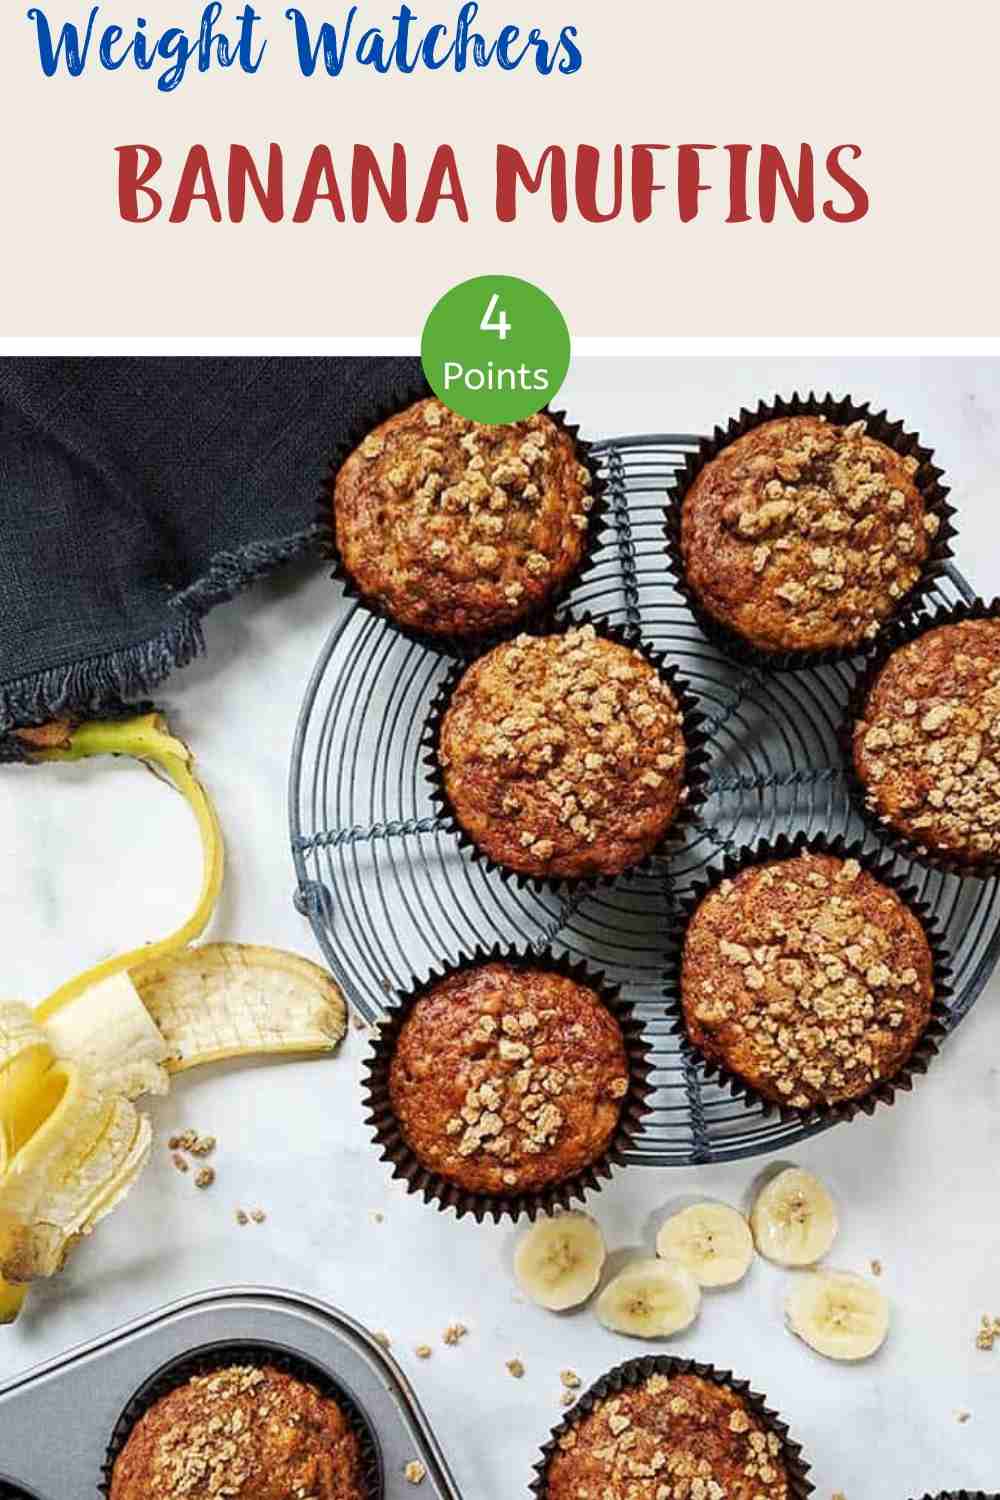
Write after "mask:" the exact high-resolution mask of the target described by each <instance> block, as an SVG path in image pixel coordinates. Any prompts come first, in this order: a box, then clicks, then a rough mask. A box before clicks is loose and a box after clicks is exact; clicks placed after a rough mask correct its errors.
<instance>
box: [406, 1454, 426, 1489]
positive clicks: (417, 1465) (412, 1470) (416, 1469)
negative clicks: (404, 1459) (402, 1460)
mask: <svg viewBox="0 0 1000 1500" xmlns="http://www.w3.org/2000/svg"><path fill="white" fill-rule="evenodd" d="M403 1473H404V1475H405V1476H406V1478H407V1480H408V1481H409V1482H410V1484H423V1482H424V1478H425V1476H426V1474H427V1470H426V1469H425V1468H424V1466H423V1464H422V1463H421V1462H420V1460H419V1458H413V1459H411V1460H410V1462H409V1463H408V1464H407V1465H406V1468H405V1469H404V1470H403Z"/></svg>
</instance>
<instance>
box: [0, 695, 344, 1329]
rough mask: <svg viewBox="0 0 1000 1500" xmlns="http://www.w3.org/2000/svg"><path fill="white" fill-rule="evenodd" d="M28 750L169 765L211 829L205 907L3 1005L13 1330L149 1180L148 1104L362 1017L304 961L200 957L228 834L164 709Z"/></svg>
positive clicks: (7, 1273)
mask: <svg viewBox="0 0 1000 1500" xmlns="http://www.w3.org/2000/svg"><path fill="white" fill-rule="evenodd" d="M29 743H30V745H31V746H32V747H33V751H34V756H35V758H36V759H58V760H76V759H79V758H81V757H83V756H87V755H96V754H104V753H109V754H125V755H133V756H135V757H137V758H139V759H141V760H143V761H145V762H149V763H150V764H152V765H155V766H157V767H158V768H159V769H160V770H161V771H162V772H164V773H165V774H166V775H167V776H168V778H169V779H170V781H171V782H172V783H173V784H174V785H175V786H176V787H177V788H178V790H180V791H181V792H182V793H183V795H184V797H185V798H186V800H187V801H188V802H189V804H190V806H191V808H192V810H193V811H194V813H195V816H196V818H197V820H198V824H199V828H200V830H201V836H202V850H203V874H202V887H201V894H200V896H199V899H198V903H197V905H196V907H195V910H194V911H193V913H192V915H191V916H190V917H189V919H188V920H187V922H185V923H184V924H183V926H182V927H180V928H179V929H178V930H177V931H176V932H175V933H172V934H171V935H170V936H169V937H167V938H164V939H163V940H161V941H160V942H156V943H152V944H149V945H148V946H146V947H144V948H140V949H137V950H134V951H133V952H130V953H124V954H121V955H119V956H118V957H116V958H113V959H109V960H107V961H106V962H104V963H101V964H98V965H96V966H95V967H94V968H92V969H89V970H87V971H86V972H85V973H83V974H79V975H77V976H76V977H75V978H74V979H71V980H69V981H68V982H67V983H66V984H64V985H62V986H61V987H60V988H59V989H58V990H56V991H55V992H54V994H52V995H50V996H49V997H48V999H47V1000H45V1001H43V1002H42V1004H41V1005H39V1006H37V1007H36V1008H35V1010H34V1011H32V1010H31V1009H30V1008H29V1007H28V1006H26V1005H22V1004H19V1003H17V1002H12V1001H9V1002H2V1003H0V1323H3V1322H10V1321H12V1320H13V1319H14V1318H16V1317H17V1315H18V1313H19V1311H20V1309H21V1307H22V1305H23V1302H24V1298H25V1296H26V1293H27V1289H28V1286H29V1284H30V1282H31V1281H33V1280H35V1279H36V1278H38V1277H43V1276H51V1275H53V1274H54V1273H55V1272H57V1271H58V1270H59V1269H60V1268H61V1267H62V1265H63V1263H64V1262H65V1259H66V1256H67V1254H68V1253H69V1252H70V1250H71V1249H72V1247H73V1245H74V1244H75V1243H76V1241H77V1240H78V1239H79V1238H80V1236H81V1235H85V1234H88V1233H89V1232H90V1231H91V1230H92V1229H93V1227H94V1225H95V1224H97V1223H98V1222H99V1220H100V1219H102V1218H103V1217H104V1215H105V1214H107V1213H109V1212H110V1211H111V1210H112V1209H113V1208H114V1207H115V1206H116V1205H117V1204H118V1203H120V1202H121V1200H122V1199H123V1198H124V1196H125V1195H126V1193H127V1192H128V1191H129V1189H130V1188H131V1186H132V1185H133V1183H134V1182H135V1181H136V1179H137V1177H138V1176H139V1174H140V1172H141V1171H142V1168H143V1167H144V1166H145V1164H146V1162H147V1160H148V1158H149V1153H150V1148H151V1141H152V1129H151V1126H150V1122H149V1120H148V1119H147V1118H146V1116H144V1115H141V1114H140V1113H139V1112H138V1111H137V1110H136V1109H135V1106H134V1103H133V1101H134V1100H135V1099H137V1098H139V1097H140V1096H141V1095H142V1094H147V1093H148V1094H164V1093H166V1092H167V1089H168V1088H169V1083H170V1077H169V1075H170V1074H171V1073H174V1072H180V1071H182V1070H183V1069H185V1068H190V1067H194V1066H195V1065H196V1064H198V1063H202V1062H210V1061H216V1060H217V1059H219V1058H223V1057H233V1056H241V1055H244V1054H249V1053H289V1052H295V1053H302V1052H320V1051H330V1050H333V1049H334V1048H335V1047H336V1046H337V1044H338V1042H339V1041H340V1039H341V1038H342V1037H343V1035H344V1032H345V1030H346V1020H347V1014H346V1006H345V1004H344V1000H343V997H342V995H341V994H340V991H339V990H338V989H337V987H336V985H335V984H334V983H333V981H332V980H331V979H330V977H329V975H327V974H326V973H325V972H324V971H323V970H322V969H320V968H318V967H317V966H316V965H315V964H311V963H309V962H307V960H305V959H302V958H298V957H296V956H295V955H294V954H289V953H283V952H281V951H279V950H277V949H272V948H260V947H251V946H248V945H243V944H235V943H211V944H205V945H204V946H203V947H201V948H195V949H190V948H188V946H187V945H188V944H189V943H191V942H192V941H193V939H195V938H196V937H198V936H200V934H201V932H202V931H203V930H204V928H205V926H206V924H207V922H208V920H209V918H210V916H211V914H212V911H213V909H214V907H215V904H216V901H217V899H218V895H219V890H220V886H221V881H222V867H223V855H222V840H221V835H220V833H219V827H218V823H217V821H216V817H215V813H214V811H213V809H212V806H211V803H210V802H209V800H208V797H207V795H206V793H205V791H204V789H203V788H202V786H201V785H200V783H199V782H198V781H197V780H196V779H195V777H194V775H193V772H192V758H191V754H190V752H189V751H188V749H187V747H186V746H185V745H184V744H183V743H182V742H181V741H180V740H177V739H175V738H174V737H173V736H172V735H171V734H170V732H169V730H168V728H167V726H166V724H165V722H164V720H163V719H162V718H161V717H160V716H159V715H156V714H149V715H143V716H142V717H139V718H136V719H133V720H129V721H125V722H121V723H113V724H101V723H95V724H85V725H82V726H80V727H78V728H76V729H73V728H71V727H70V726H68V725H67V726H54V727H53V732H52V733H39V734H37V735H34V736H33V737H31V739H30V741H29Z"/></svg>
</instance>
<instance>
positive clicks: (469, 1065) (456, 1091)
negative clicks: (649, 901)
mask: <svg viewBox="0 0 1000 1500" xmlns="http://www.w3.org/2000/svg"><path fill="white" fill-rule="evenodd" d="M628 1086H629V1084H628V1062H627V1059H626V1055H625V1043H624V1040H623V1038H622V1032H621V1027H620V1026H619V1025H618V1022H617V1020H616V1019H615V1017H614V1016H613V1015H612V1014H611V1012H610V1011H609V1010H608V1008H607V1007H606V1006H605V1005H604V1004H603V1002H602V1000H601V998H600V996H599V995H598V994H597V993H596V991H594V990H592V989H591V988H590V987H589V986H588V985H585V984H578V983H577V982H576V981H575V980H572V979H567V978H566V977H564V976H563V975H561V974H555V973H553V972H551V971H550V970H548V969H543V968H539V969H533V968H524V967H521V966H520V965H516V964H510V963H504V962H502V961H498V962H492V963H484V964H478V965H476V966H474V967H470V968H468V969H464V970H462V971H461V972H460V973H457V974H453V975H450V976H449V977H448V978H446V979H443V980H442V981H441V982H440V984H437V985H435V986H434V987H433V988H432V989H430V990H429V991H428V992H427V994H425V995H422V996H421V997H420V999H419V1000H418V1001H417V1002H416V1004H415V1005H414V1007H413V1010H412V1012H411V1013H410V1015H409V1016H408V1017H407V1020H406V1022H405V1024H404V1026H403V1028H402V1031H401V1033H400V1036H399V1040H398V1042H397V1045H396V1048H395V1052H394V1054H393V1059H392V1064H391V1069H390V1075H389V1095H390V1099H391V1102H392V1108H393V1111H394V1113H395V1115H396V1117H397V1119H398V1120H399V1123H400V1126H401V1128H402V1131H403V1135H404V1136H405V1138H406V1141H407V1144H408V1145H409V1147H410V1149H411V1150H412V1151H413V1153H414V1155H415V1156H416V1157H417V1158H418V1160H419V1161H420V1162H421V1164H422V1165H423V1166H425V1167H427V1168H428V1169H429V1170H430V1171H432V1172H437V1173H438V1174H439V1175H440V1176H442V1177H446V1178H447V1179H448V1180H449V1181H450V1182H455V1183H457V1184H458V1185H459V1186H460V1187H462V1188H464V1189H465V1190H466V1192H469V1193H489V1194H494V1195H506V1194H510V1193H514V1192H525V1191H531V1190H534V1189H538V1188H543V1187H547V1186H549V1185H550V1184H553V1183H558V1182H563V1181H565V1179H566V1178H567V1177H572V1176H573V1175H574V1174H575V1173H577V1172H580V1171H582V1170H583V1169H584V1168H585V1167H588V1166H590V1165H591V1164H592V1163H593V1162H595V1161H596V1160H597V1159H598V1158H599V1157H600V1156H602V1155H603V1153H604V1152H605V1151H606V1150H607V1147H608V1145H609V1143H610V1142H611V1139H612V1137H613V1136H614V1134H615V1131H616V1129H617V1127H618V1120H619V1116H620V1114H621V1109H622V1100H623V1099H624V1097H625V1095H626V1093H627V1092H628Z"/></svg>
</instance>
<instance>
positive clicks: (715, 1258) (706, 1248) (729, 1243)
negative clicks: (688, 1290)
mask: <svg viewBox="0 0 1000 1500" xmlns="http://www.w3.org/2000/svg"><path fill="white" fill-rule="evenodd" d="M656 1253H657V1255H661V1256H663V1258H664V1259H665V1260H673V1261H676V1262H677V1263H678V1264H679V1265H682V1266H684V1267H686V1269H687V1270H689V1271H690V1272H691V1275H692V1276H693V1277H694V1279H695V1280H696V1281H697V1282H698V1285H699V1286H733V1285H734V1283H736V1282H737V1281H742V1280H743V1277H744V1276H745V1275H746V1273H747V1271H748V1270H749V1269H750V1262H751V1261H752V1260H753V1236H752V1235H751V1233H750V1229H749V1227H748V1225H747V1221H746V1219H744V1217H743V1215H742V1214H739V1213H737V1212H736V1210H735V1208H730V1207H729V1205H728V1204H727V1203H696V1204H693V1205H692V1207H690V1208H685V1209H682V1210H681V1211H680V1213H676V1214H673V1215H672V1216H671V1217H670V1218H669V1219H667V1221H666V1223H665V1224H664V1225H663V1227H662V1228H661V1230H660V1232H659V1234H658V1235H657V1236H656Z"/></svg>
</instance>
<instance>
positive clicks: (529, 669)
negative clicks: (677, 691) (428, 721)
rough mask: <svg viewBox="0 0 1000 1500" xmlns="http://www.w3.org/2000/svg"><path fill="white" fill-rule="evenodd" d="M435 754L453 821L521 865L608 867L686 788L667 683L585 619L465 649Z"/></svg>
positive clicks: (569, 872) (576, 871) (646, 837)
mask: <svg viewBox="0 0 1000 1500" xmlns="http://www.w3.org/2000/svg"><path fill="white" fill-rule="evenodd" d="M439 755H440V764H441V767H442V770H443V773H444V783H445V788H446V790H447V792H448V796H449V798H450V800H451V804H452V807H453V809H454V811H455V815H456V817H457V818H458V821H459V822H460V823H461V825H462V827H463V828H464V829H465V831H466V832H467V833H468V834H469V836H470V837H471V838H472V839H473V840H474V841H475V842H476V844H478V845H479V847H480V848H481V849H483V850H484V851H485V852H486V853H487V854H488V855H489V856H490V857H491V858H492V859H494V860H496V862H497V863H498V864H502V865H506V866H507V867H508V868H509V869H512V870H519V871H521V872H522V873H523V874H527V875H540V876H556V877H558V876H581V875H595V874H599V875H616V874H618V873H619V872H620V871H622V870H625V869H627V868H628V867H629V866H630V865H633V864H636V863H637V862H638V861H639V860H641V859H642V858H644V856H645V855H646V854H648V853H649V851H650V850H651V849H653V848H654V847H655V845H656V844H657V843H658V842H659V840H660V839H661V838H662V837H663V835H664V833H665V832H666V830H667V829H668V828H669V826H670V824H671V823H672V822H673V820H674V817H675V816H676V813H677V810H678V807H679V806H680V804H681V803H682V802H683V801H684V800H686V797H687V789H686V788H685V786H684V771H685V759H686V753H685V743H684V732H683V720H682V715H681V712H680V709H679V708H678V705H677V700H676V698H675V697H674V694H673V692H672V691H671V689H670V685H669V683H667V682H666V681H665V680H664V679H663V678H662V677H661V676H660V674H659V673H658V672H657V670H656V668H655V667H654V666H653V665H652V663H651V662H650V661H648V660H647V659H646V657H645V656H643V655H642V653H641V652H640V651H636V650H633V649H632V648H630V647H628V646H623V645H621V644H619V643H618V642H617V641H609V640H605V639H604V638H603V637H601V636H599V635H597V634H596V632H595V631H594V627H593V626H592V625H583V626H580V627H579V628H577V629H574V630H568V631H566V632H564V633H563V634H561V635H548V636H527V635H522V636H519V637H518V638H517V640H515V641H511V642H508V643H506V644H504V645H502V646H498V647H496V648H495V649H494V650H493V651H490V652H489V653H488V654H487V655H486V656H484V657H482V658H481V659H480V660H479V661H477V662H475V663H474V664H473V665H472V666H471V667H470V668H469V669H468V671H467V672H466V673H465V675H464V676H463V677H462V679H461V681H460V682H459V683H458V686H457V687H456V689H455V692H454V694H453V695H452V700H451V703H450V705H449V707H448V710H447V712H446V714H445V716H444V721H443V723H442V726H441V742H440V751H439Z"/></svg>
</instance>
